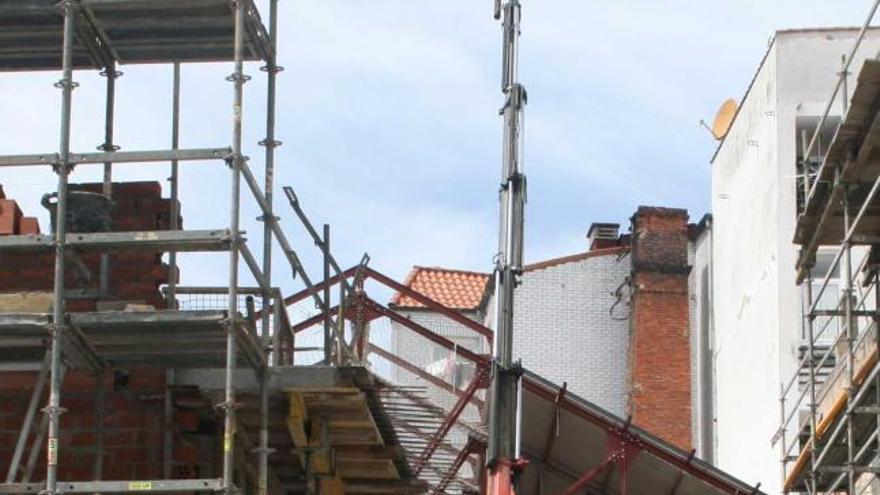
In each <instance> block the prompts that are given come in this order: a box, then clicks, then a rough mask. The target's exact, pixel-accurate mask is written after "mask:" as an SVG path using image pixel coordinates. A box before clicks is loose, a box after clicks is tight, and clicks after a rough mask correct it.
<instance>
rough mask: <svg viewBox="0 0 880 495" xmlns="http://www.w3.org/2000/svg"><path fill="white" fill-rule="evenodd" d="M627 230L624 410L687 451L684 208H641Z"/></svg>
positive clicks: (688, 401)
mask: <svg viewBox="0 0 880 495" xmlns="http://www.w3.org/2000/svg"><path fill="white" fill-rule="evenodd" d="M632 233H633V237H632V283H633V296H632V298H633V300H632V316H631V318H630V397H629V405H628V408H629V411H630V414H631V415H632V418H633V423H635V424H636V425H638V426H641V427H643V428H645V429H647V430H648V431H650V432H651V433H653V434H655V435H657V436H659V437H660V438H663V439H664V440H667V441H669V442H672V443H673V444H675V445H677V446H678V447H680V448H682V449H684V450H690V449H691V446H692V443H693V442H692V438H691V423H692V422H691V357H690V337H689V335H688V323H689V311H688V273H689V272H690V266H689V265H688V251H687V250H688V214H687V211H686V210H680V209H672V208H654V207H645V206H641V207H639V209H638V211H637V212H636V214H635V215H634V216H633V217H632Z"/></svg>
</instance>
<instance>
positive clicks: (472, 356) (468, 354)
mask: <svg viewBox="0 0 880 495" xmlns="http://www.w3.org/2000/svg"><path fill="white" fill-rule="evenodd" d="M364 302H365V303H366V306H367V307H369V308H371V309H373V310H374V311H376V312H377V313H379V314H380V315H382V316H386V317H388V318H389V319H391V320H392V321H395V322H397V323H399V324H401V325H403V326H405V327H407V328H409V329H410V330H412V331H413V332H415V333H417V334H419V335H421V336H422V337H425V338H426V339H428V340H430V341H431V342H434V343H435V344H437V345H439V346H440V347H444V348H446V349H448V350H450V351H454V352H456V353H457V354H458V355H459V356H461V357H463V358H465V359H468V360H470V361H473V362H474V363H476V364H477V367H478V368H485V367H486V366H488V364H489V359H488V358H487V357H486V356H483V355H480V354H477V353H475V352H473V351H471V350H470V349H467V348H464V347H458V346H456V345H455V342H453V341H451V340H449V339H447V338H446V337H443V336H442V335H439V334H437V333H435V332H433V331H431V330H429V329H428V328H425V327H423V326H421V325H419V324H418V323H416V322H414V321H412V320H411V319H409V318H407V317H406V316H403V315H402V314H400V313H398V312H397V311H394V310H393V309H390V308H388V307H386V306H383V305H381V304H379V303H377V302H376V301H374V300H372V299H369V298H366V299H365V300H364Z"/></svg>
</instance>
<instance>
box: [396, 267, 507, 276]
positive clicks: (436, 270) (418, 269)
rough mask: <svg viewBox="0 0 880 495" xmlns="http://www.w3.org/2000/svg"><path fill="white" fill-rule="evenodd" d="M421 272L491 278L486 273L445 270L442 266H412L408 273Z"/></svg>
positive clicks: (489, 274)
mask: <svg viewBox="0 0 880 495" xmlns="http://www.w3.org/2000/svg"><path fill="white" fill-rule="evenodd" d="M423 270H430V271H434V272H446V273H461V274H464V275H478V276H481V277H491V276H492V274H491V273H488V272H477V271H473V270H461V269H458V268H445V267H442V266H422V265H413V269H412V270H411V271H410V273H412V272H413V271H423Z"/></svg>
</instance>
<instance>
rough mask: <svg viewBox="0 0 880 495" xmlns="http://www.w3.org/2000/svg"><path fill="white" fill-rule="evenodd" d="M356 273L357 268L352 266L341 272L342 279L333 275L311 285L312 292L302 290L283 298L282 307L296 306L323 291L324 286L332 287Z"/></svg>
mask: <svg viewBox="0 0 880 495" xmlns="http://www.w3.org/2000/svg"><path fill="white" fill-rule="evenodd" d="M356 271H357V267H356V266H353V267H351V268H349V269H348V270H345V271H344V272H342V277H340V276H339V275H334V276H332V277H330V279H329V280H323V281H321V282H320V283H317V284H315V285H313V286H312V290H308V289H303V290H301V291H299V292H297V293H296V294H292V295H289V296H287V297H285V298H284V305H285V306H290V305H291V304H296V303H298V302H300V301H302V300H303V299H305V298H307V297H311V295H312V294H313V293H315V292H319V291H322V290H324V286H326V285H330V286H331V287H332V286H334V285H336V284H338V283H339V282H340V281H341V280H342V279H343V278H351V277H353V276H354V274H355V272H356Z"/></svg>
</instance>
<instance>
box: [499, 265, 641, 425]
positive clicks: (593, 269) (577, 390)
mask: <svg viewBox="0 0 880 495" xmlns="http://www.w3.org/2000/svg"><path fill="white" fill-rule="evenodd" d="M592 254H593V255H592V256H590V257H587V258H584V259H581V260H578V261H571V262H566V263H561V264H558V265H554V266H549V267H547V268H543V269H539V270H527V271H526V272H525V273H524V274H523V276H522V285H520V287H519V288H518V289H517V291H516V296H515V305H516V306H515V308H514V329H515V330H514V331H515V335H514V358H515V359H522V362H523V366H525V367H526V368H527V369H529V370H531V371H533V372H535V373H537V374H539V375H541V376H543V377H544V378H546V379H548V380H550V381H552V382H555V383H558V384H561V383H562V382H567V383H568V390H569V391H570V392H571V393H573V394H575V395H578V396H581V397H583V398H585V399H587V400H589V401H591V402H593V403H595V404H597V405H599V406H601V407H603V408H605V409H607V410H608V411H610V412H612V413H614V414H617V415H623V414H624V409H625V404H626V392H627V382H626V377H627V367H628V360H627V343H628V341H629V323H628V309H627V307H626V304H625V301H623V302H621V303H619V304H617V305H616V306H615V303H616V301H617V298H616V297H615V296H614V295H613V293H614V292H615V290H616V289H617V288H618V287H620V286H621V284H623V283H624V281H625V280H626V277H627V275H629V271H630V262H629V256H628V255H627V254H626V253H625V252H621V251H620V250H619V249H613V250H610V251H608V250H606V251H594V252H592ZM612 307H613V308H614V309H612Z"/></svg>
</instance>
